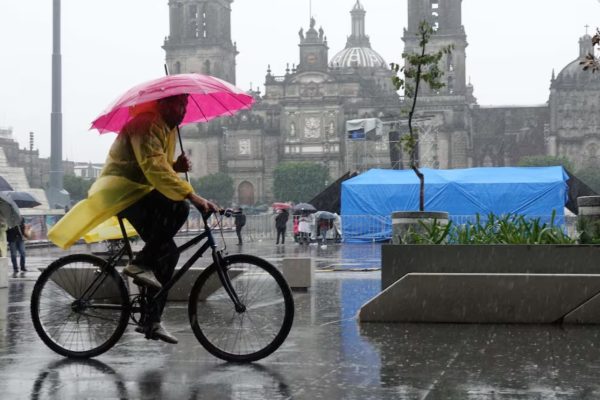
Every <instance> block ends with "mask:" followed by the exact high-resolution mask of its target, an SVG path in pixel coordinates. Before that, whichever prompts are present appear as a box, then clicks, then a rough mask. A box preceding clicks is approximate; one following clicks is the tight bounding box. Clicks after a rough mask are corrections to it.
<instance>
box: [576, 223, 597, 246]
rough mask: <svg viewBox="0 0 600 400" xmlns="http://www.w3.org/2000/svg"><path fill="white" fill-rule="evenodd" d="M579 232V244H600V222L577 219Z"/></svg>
mask: <svg viewBox="0 0 600 400" xmlns="http://www.w3.org/2000/svg"><path fill="white" fill-rule="evenodd" d="M577 232H580V233H579V243H581V244H600V220H592V219H589V218H581V216H580V217H579V218H577Z"/></svg>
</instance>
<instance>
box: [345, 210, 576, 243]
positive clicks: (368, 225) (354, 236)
mask: <svg viewBox="0 0 600 400" xmlns="http://www.w3.org/2000/svg"><path fill="white" fill-rule="evenodd" d="M449 218H450V220H451V221H452V223H453V224H456V225H464V224H467V223H469V222H470V223H475V222H476V219H477V217H476V216H475V215H450V217H449ZM526 219H527V220H530V221H531V220H534V219H539V220H540V222H542V223H547V224H549V223H550V221H551V219H552V216H551V215H537V216H532V215H528V216H526ZM479 220H480V222H481V223H482V224H483V223H485V222H486V221H487V216H483V215H481V216H480V217H479ZM576 224H577V216H576V215H564V216H562V215H561V216H556V217H555V218H554V225H555V226H559V227H562V228H563V229H564V231H565V232H566V233H567V234H568V235H569V236H570V237H572V238H575V237H576V235H577V232H576ZM341 227H342V229H341V231H342V238H343V241H346V242H353V241H356V242H368V241H372V242H381V241H387V240H389V239H390V238H391V237H392V219H391V216H383V215H342V216H341Z"/></svg>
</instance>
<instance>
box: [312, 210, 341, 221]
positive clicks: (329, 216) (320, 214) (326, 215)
mask: <svg viewBox="0 0 600 400" xmlns="http://www.w3.org/2000/svg"><path fill="white" fill-rule="evenodd" d="M336 217H337V216H336V215H335V214H334V213H330V212H329V211H317V212H316V213H315V218H316V219H325V220H327V221H332V220H334V219H336Z"/></svg>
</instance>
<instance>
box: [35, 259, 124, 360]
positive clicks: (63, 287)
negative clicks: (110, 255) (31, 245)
mask: <svg viewBox="0 0 600 400" xmlns="http://www.w3.org/2000/svg"><path fill="white" fill-rule="evenodd" d="M31 318H32V320H33V326H34V327H35V330H36V331H37V333H38V335H39V337H40V338H41V339H42V341H43V342H44V343H45V344H46V345H47V346H48V347H50V348H51V349H52V350H54V351H55V352H57V353H58V354H60V355H63V356H66V357H73V358H88V357H95V356H97V355H99V354H102V353H104V352H105V351H107V350H109V349H110V348H111V347H112V346H114V344H115V343H116V342H117V341H118V340H119V338H120V337H121V335H122V334H123V332H124V331H125V329H126V328H127V322H128V319H129V295H128V292H127V288H126V287H125V283H124V282H123V279H121V277H120V276H119V274H118V273H117V271H116V270H115V269H114V268H112V269H109V268H108V265H107V263H106V261H105V260H104V259H102V258H99V257H95V256H92V255H89V254H73V255H69V256H66V257H62V258H60V259H58V260H56V261H54V262H53V263H52V264H50V265H49V266H48V268H46V269H45V270H44V271H43V272H42V274H41V275H40V277H39V278H38V280H37V282H36V283H35V286H34V288H33V293H32V295H31Z"/></svg>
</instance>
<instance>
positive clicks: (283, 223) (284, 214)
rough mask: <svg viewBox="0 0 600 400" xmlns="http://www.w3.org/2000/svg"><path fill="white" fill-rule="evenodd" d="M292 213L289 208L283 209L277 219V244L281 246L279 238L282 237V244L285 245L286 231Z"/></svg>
mask: <svg viewBox="0 0 600 400" xmlns="http://www.w3.org/2000/svg"><path fill="white" fill-rule="evenodd" d="M289 217H290V213H289V212H288V210H287V208H282V209H280V210H279V212H278V213H277V216H276V217H275V229H276V230H277V240H276V241H275V244H276V245H278V244H279V238H280V237H281V244H285V229H286V227H287V222H288V218H289Z"/></svg>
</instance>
